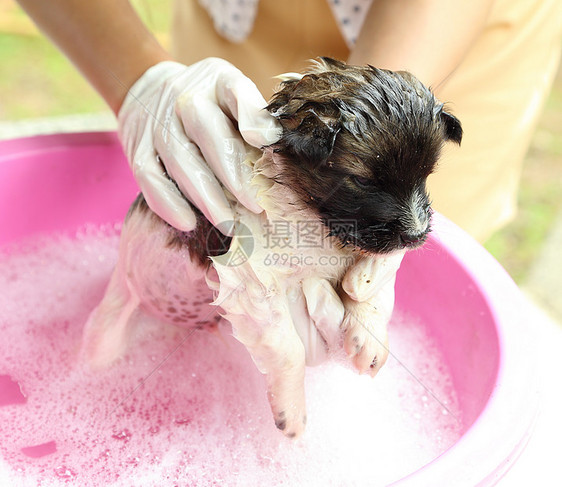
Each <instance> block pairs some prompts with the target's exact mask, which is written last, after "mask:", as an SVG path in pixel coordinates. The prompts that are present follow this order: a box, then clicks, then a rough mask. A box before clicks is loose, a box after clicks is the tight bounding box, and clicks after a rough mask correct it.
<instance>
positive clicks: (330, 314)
mask: <svg viewBox="0 0 562 487" xmlns="http://www.w3.org/2000/svg"><path fill="white" fill-rule="evenodd" d="M268 110H269V111H270V112H271V114H272V115H273V116H274V117H276V118H277V120H278V121H279V122H280V124H281V126H282V128H283V134H282V137H281V139H280V140H279V142H277V143H276V144H274V145H272V146H270V147H266V148H264V149H263V151H262V152H259V154H253V153H251V152H250V153H249V158H248V164H251V165H252V167H253V174H254V178H253V183H254V184H255V185H256V186H257V189H258V195H259V198H260V203H261V205H262V207H263V208H264V212H262V213H261V214H259V215H255V214H253V213H251V212H250V211H248V210H246V209H245V208H244V207H242V206H241V205H239V204H237V203H236V201H234V200H232V204H233V206H234V208H235V212H236V215H237V216H236V221H235V223H234V224H235V232H234V236H233V237H232V238H224V237H222V235H221V234H220V233H219V232H218V231H216V230H215V229H214V228H213V227H212V226H211V225H210V224H209V222H208V221H207V220H206V219H205V218H204V217H203V216H202V215H201V214H200V213H199V212H197V214H198V215H199V218H198V223H197V227H196V229H195V230H193V231H192V232H188V233H184V232H180V231H178V230H176V229H174V228H172V227H170V226H169V225H167V224H166V223H165V222H163V221H162V220H161V219H160V218H159V217H158V216H156V215H155V214H154V213H152V212H151V211H150V210H149V208H148V206H147V204H146V202H145V201H144V199H143V198H142V195H141V196H139V198H137V200H136V201H135V203H134V204H133V206H132V207H131V209H130V211H129V214H128V216H127V218H126V221H125V223H124V226H123V231H122V236H121V243H120V249H119V260H118V263H117V266H116V268H115V271H114V273H113V275H112V277H111V280H110V283H109V285H108V288H107V291H106V293H105V296H104V298H103V300H102V302H101V303H100V304H99V306H98V307H97V308H96V309H95V310H94V311H93V312H92V314H91V315H90V318H89V320H88V323H87V324H86V327H85V333H84V345H83V349H84V351H85V353H86V355H87V357H88V359H89V360H90V361H91V362H93V363H95V364H105V363H109V362H110V361H111V360H113V359H114V358H115V357H117V356H118V355H119V354H120V353H121V352H122V351H123V350H124V347H125V343H126V340H127V330H128V327H129V324H130V321H134V320H130V318H131V315H132V313H133V311H135V310H136V309H137V308H139V307H140V308H142V309H143V310H145V311H146V312H148V313H149V314H152V315H155V316H156V317H158V318H160V319H162V320H165V321H168V322H171V323H174V324H178V325H182V326H187V327H201V326H205V325H208V326H211V325H213V324H214V323H215V322H216V319H217V317H218V314H217V313H218V311H219V310H220V314H221V315H222V316H224V317H225V318H226V319H227V320H228V321H230V323H231V325H232V328H233V332H234V334H235V336H236V338H237V339H238V340H240V341H241V342H242V343H243V344H244V345H245V346H246V348H247V349H248V351H249V353H250V355H251V356H252V358H253V360H254V362H255V363H256V365H257V366H258V368H259V369H260V370H261V371H262V372H263V373H264V374H265V375H266V378H267V385H268V398H269V401H270V405H271V409H272V412H273V415H274V420H275V424H276V425H277V427H278V428H279V429H281V430H283V432H284V433H285V434H286V435H287V436H289V437H294V436H297V435H299V434H300V433H302V431H303V429H304V425H305V423H306V410H305V395H304V370H305V362H307V359H308V363H310V362H314V361H315V359H318V357H316V358H310V357H308V356H307V354H305V345H306V351H307V352H308V351H309V350H310V349H311V348H314V346H316V348H320V349H322V350H325V349H326V348H329V347H336V346H338V345H339V344H340V343H341V339H340V337H341V336H342V335H343V345H344V347H345V350H346V352H347V353H348V354H349V355H350V357H352V360H353V361H354V364H355V366H356V367H357V368H358V369H359V371H361V372H369V373H371V374H372V375H374V374H375V373H376V372H377V371H378V370H379V368H380V367H381V366H382V365H383V364H384V362H385V360H386V358H387V356H388V349H387V329H386V328H387V324H388V321H389V319H390V315H391V313H392V308H393V303H394V280H395V273H396V270H397V269H398V267H399V265H400V262H401V259H402V256H403V255H404V252H405V251H406V250H408V249H411V248H415V247H417V246H419V245H421V244H422V243H423V242H424V240H425V239H426V237H427V234H428V232H429V230H430V216H431V209H430V201H429V197H428V194H427V190H426V179H427V177H428V176H429V174H430V173H431V172H432V171H433V170H434V168H435V165H436V162H437V160H438V158H439V153H440V150H441V148H442V146H443V144H444V143H445V142H446V141H448V140H451V141H454V142H456V143H460V140H461V136H462V130H461V126H460V123H459V121H458V120H457V119H456V118H455V117H454V116H452V115H450V114H449V113H447V112H446V111H444V109H443V105H442V104H441V103H439V102H438V101H437V100H436V99H435V97H434V96H433V94H432V93H431V92H430V91H429V90H428V89H427V88H426V87H424V86H423V85H422V84H421V83H420V82H419V81H418V80H417V79H415V78H414V77H413V76H412V75H410V74H408V73H405V72H390V71H385V70H379V69H375V68H373V67H354V66H348V65H346V64H344V63H341V62H338V61H334V60H331V59H326V58H323V59H321V60H319V61H317V62H316V63H315V64H314V66H313V67H312V68H311V70H310V71H309V72H308V73H307V74H305V75H304V76H301V75H291V76H288V77H287V78H286V79H285V80H284V81H283V83H282V85H281V88H280V90H279V92H278V93H277V94H276V95H274V96H273V98H272V100H271V102H270V105H269V106H268ZM334 290H335V291H334ZM335 292H337V295H338V296H336V295H335ZM213 299H214V301H213ZM211 301H212V302H211ZM342 304H343V306H342ZM338 306H339V307H338ZM310 330H315V333H316V334H314V333H313V334H312V335H311V334H310ZM311 336H312V338H311ZM314 340H316V341H317V342H318V343H316V344H314V343H311V341H314ZM303 344H304V345H303Z"/></svg>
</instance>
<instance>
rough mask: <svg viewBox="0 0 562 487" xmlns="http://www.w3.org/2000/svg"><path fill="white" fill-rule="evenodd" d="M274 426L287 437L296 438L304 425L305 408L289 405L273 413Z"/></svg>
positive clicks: (300, 433) (302, 431) (302, 430)
mask: <svg viewBox="0 0 562 487" xmlns="http://www.w3.org/2000/svg"><path fill="white" fill-rule="evenodd" d="M273 419H274V420H275V426H277V429H279V430H280V431H282V432H283V434H284V435H285V436H286V437H287V438H298V437H299V436H301V435H302V434H303V433H304V429H305V426H306V410H304V409H301V408H299V407H294V405H293V406H291V407H289V408H288V409H285V410H282V411H279V412H278V413H275V412H274V413H273Z"/></svg>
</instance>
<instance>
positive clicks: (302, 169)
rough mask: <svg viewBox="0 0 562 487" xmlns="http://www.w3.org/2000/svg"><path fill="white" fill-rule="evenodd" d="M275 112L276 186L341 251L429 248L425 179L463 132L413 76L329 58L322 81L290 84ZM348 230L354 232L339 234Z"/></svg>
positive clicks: (318, 77) (313, 78)
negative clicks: (292, 196)
mask: <svg viewBox="0 0 562 487" xmlns="http://www.w3.org/2000/svg"><path fill="white" fill-rule="evenodd" d="M268 110H269V111H270V112H271V113H272V114H273V115H274V116H275V117H276V118H277V119H278V120H279V122H280V123H281V125H282V127H283V135H282V137H281V140H280V141H279V142H278V143H276V144H274V145H273V146H272V148H273V150H274V152H275V153H277V154H278V155H281V160H282V161H283V165H284V167H283V168H282V169H281V170H280V173H279V175H278V176H277V177H276V178H275V179H276V181H278V182H280V183H281V184H286V185H288V186H289V187H290V188H292V189H293V190H294V191H295V192H296V193H297V195H298V196H299V199H300V202H301V203H302V205H303V207H307V208H313V209H315V210H316V211H317V212H318V214H319V217H320V218H321V220H322V221H323V222H324V224H325V225H326V227H327V228H328V231H329V232H331V233H332V234H337V236H338V238H339V240H340V242H341V243H342V245H348V244H353V245H355V246H357V247H359V248H361V249H362V250H365V251H368V252H377V253H381V252H389V251H393V250H397V249H399V248H404V247H413V246H417V245H419V244H421V243H422V242H423V241H424V240H425V238H426V236H427V233H428V232H429V220H430V213H431V208H430V201H429V196H428V194H427V191H426V186H425V185H426V179H427V177H428V176H429V174H430V173H431V172H432V171H433V170H434V169H435V166H436V163H437V160H438V158H439V155H440V151H441V147H442V145H443V143H444V142H446V141H448V140H451V141H453V142H456V143H460V141H461V138H462V128H461V125H460V122H459V121H458V120H457V119H456V118H455V117H454V116H453V115H451V114H450V113H447V112H445V111H444V110H443V104H442V103H440V102H438V101H437V100H436V98H435V97H434V95H433V94H432V93H431V91H430V90H429V89H428V88H426V87H425V86H424V85H423V84H422V83H421V82H419V81H418V80H417V79H416V78H415V77H414V76H413V75H411V74H410V73H406V72H392V71H387V70H381V69H377V68H374V67H372V66H367V67H357V66H349V65H346V64H344V63H342V62H339V61H335V60H332V59H328V58H322V59H321V60H320V62H319V66H318V68H317V69H316V70H315V72H312V73H311V74H308V75H305V76H304V77H303V78H302V79H300V80H289V81H285V82H283V84H282V86H281V89H280V91H279V92H278V93H277V94H275V95H274V97H273V98H272V100H271V103H270V104H269V106H268ZM414 202H415V204H414ZM346 221H348V222H349V221H353V222H355V225H354V229H353V230H351V231H349V232H344V233H342V232H341V230H339V229H341V223H342V222H346ZM424 222H427V225H426V226H425V227H424V228H421V229H420V227H422V226H423V224H424ZM336 227H337V228H338V229H336Z"/></svg>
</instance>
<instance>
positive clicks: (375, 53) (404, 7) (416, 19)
mask: <svg viewBox="0 0 562 487" xmlns="http://www.w3.org/2000/svg"><path fill="white" fill-rule="evenodd" d="M492 2H493V0H470V1H457V0H373V3H372V5H371V8H370V10H369V12H368V13H367V17H366V18H365V23H364V24H363V27H362V29H361V33H360V35H359V38H358V40H357V43H356V45H355V47H354V49H353V51H352V53H351V55H350V57H349V60H348V61H349V62H350V63H351V64H372V65H373V66H376V67H378V68H386V69H391V70H405V71H410V72H411V73H413V74H414V75H415V76H416V77H418V78H419V79H420V80H421V81H422V82H424V83H425V84H426V85H428V86H431V87H432V88H434V89H438V87H439V86H440V85H441V84H442V83H443V82H444V81H445V80H446V79H447V77H448V76H450V75H451V73H452V72H453V71H454V70H455V69H456V68H457V66H458V65H459V64H460V63H461V61H462V60H463V58H464V56H465V55H466V53H467V52H468V50H469V48H470V46H471V45H472V43H473V42H474V40H475V39H476V37H477V36H478V35H479V34H480V32H481V31H482V29H483V27H484V25H485V21H486V18H487V16H488V14H489V11H490V7H491V5H492Z"/></svg>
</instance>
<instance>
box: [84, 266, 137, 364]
mask: <svg viewBox="0 0 562 487" xmlns="http://www.w3.org/2000/svg"><path fill="white" fill-rule="evenodd" d="M138 305H139V299H138V297H137V296H136V294H135V293H133V292H132V291H131V289H130V288H129V286H128V284H127V280H126V275H125V272H124V270H123V269H122V267H121V265H117V267H116V268H115V269H114V271H113V274H112V275H111V279H110V281H109V284H108V286H107V289H106V291H105V295H104V297H103V299H102V301H101V302H100V304H99V305H98V306H97V307H96V308H95V309H94V310H93V311H92V313H91V314H90V316H89V318H88V321H87V323H86V325H85V327H84V334H83V338H82V353H83V355H84V357H85V359H86V361H87V362H88V363H89V364H90V365H92V366H94V367H101V366H104V365H108V364H109V363H111V362H112V361H113V360H115V359H116V358H117V357H118V356H119V355H121V353H122V352H123V351H124V350H125V347H126V343H127V335H128V333H127V332H128V328H129V319H130V317H131V315H132V314H133V312H134V311H135V310H136V309H137V307H138Z"/></svg>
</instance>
